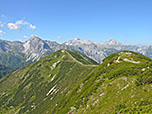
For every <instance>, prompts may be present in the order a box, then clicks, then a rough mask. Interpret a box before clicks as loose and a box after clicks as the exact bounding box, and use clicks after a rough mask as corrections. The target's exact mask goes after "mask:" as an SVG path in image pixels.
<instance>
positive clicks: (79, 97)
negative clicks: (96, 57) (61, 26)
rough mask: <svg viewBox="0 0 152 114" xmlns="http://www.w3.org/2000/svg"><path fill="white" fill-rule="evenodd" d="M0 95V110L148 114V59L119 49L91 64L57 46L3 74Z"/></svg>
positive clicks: (151, 88)
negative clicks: (33, 60) (46, 54)
mask: <svg viewBox="0 0 152 114" xmlns="http://www.w3.org/2000/svg"><path fill="white" fill-rule="evenodd" d="M8 82H9V83H8ZM0 96H1V97H0V113H2V114H3V113H4V114H12V113H20V114H24V113H25V114H124V113H127V114H136V113H137V114H142V113H143V114H145V113H146V114H151V113H152V60H151V59H150V58H148V57H145V56H143V55H140V54H138V53H134V52H131V51H123V52H119V53H115V54H112V55H110V56H109V57H107V58H105V59H104V60H103V63H102V64H101V65H97V63H96V62H94V61H93V60H91V59H89V58H88V57H86V56H84V55H82V54H81V53H78V52H70V51H66V50H59V51H57V52H56V53H53V54H51V55H50V56H48V57H45V58H43V59H41V60H40V61H38V62H35V63H33V64H31V65H28V66H27V67H24V68H22V69H20V70H18V71H16V72H13V73H11V74H9V75H7V76H5V77H3V78H2V79H1V80H0Z"/></svg>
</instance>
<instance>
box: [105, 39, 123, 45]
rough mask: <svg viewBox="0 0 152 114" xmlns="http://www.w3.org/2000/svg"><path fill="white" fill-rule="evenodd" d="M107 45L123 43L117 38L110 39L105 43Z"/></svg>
mask: <svg viewBox="0 0 152 114" xmlns="http://www.w3.org/2000/svg"><path fill="white" fill-rule="evenodd" d="M104 44H105V45H121V43H120V42H118V41H117V40H114V39H113V40H109V41H108V42H105V43H104Z"/></svg>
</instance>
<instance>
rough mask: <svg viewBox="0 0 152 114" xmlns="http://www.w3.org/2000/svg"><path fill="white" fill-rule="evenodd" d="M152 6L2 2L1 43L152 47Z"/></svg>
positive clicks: (127, 0)
mask: <svg viewBox="0 0 152 114" xmlns="http://www.w3.org/2000/svg"><path fill="white" fill-rule="evenodd" d="M151 6H152V0H1V1H0V39H4V40H11V41H13V40H21V41H25V40H27V39H28V38H29V37H30V36H31V35H37V36H39V37H41V38H42V39H45V40H51V41H57V42H60V43H61V42H64V41H67V40H71V39H73V38H76V37H79V38H80V39H82V40H91V41H96V42H100V43H103V42H105V41H108V40H110V39H116V40H118V41H120V42H122V43H126V44H146V45H152V7H151ZM24 37H25V38H24Z"/></svg>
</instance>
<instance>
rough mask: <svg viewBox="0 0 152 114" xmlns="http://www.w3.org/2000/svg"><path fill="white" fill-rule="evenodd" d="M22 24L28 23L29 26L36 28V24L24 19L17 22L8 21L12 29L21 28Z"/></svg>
mask: <svg viewBox="0 0 152 114" xmlns="http://www.w3.org/2000/svg"><path fill="white" fill-rule="evenodd" d="M20 25H27V26H28V27H29V28H31V29H33V30H34V29H36V26H35V25H32V24H31V23H29V22H26V21H24V20H18V21H16V22H15V23H8V24H7V26H8V28H9V29H11V30H21V26H20Z"/></svg>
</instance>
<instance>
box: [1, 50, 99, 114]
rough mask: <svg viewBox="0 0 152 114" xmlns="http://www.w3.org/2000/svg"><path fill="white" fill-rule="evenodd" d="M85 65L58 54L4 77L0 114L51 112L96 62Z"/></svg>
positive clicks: (62, 52) (60, 53)
mask: <svg viewBox="0 0 152 114" xmlns="http://www.w3.org/2000/svg"><path fill="white" fill-rule="evenodd" d="M83 56H84V55H83ZM84 58H87V57H86V56H84ZM84 61H85V60H84ZM88 62H89V64H87V63H86V64H83V63H81V61H79V58H77V59H76V58H74V57H73V56H72V55H71V53H69V52H68V51H66V50H59V51H57V52H56V53H53V54H51V55H50V56H47V57H45V58H43V59H41V60H40V61H38V62H35V63H33V64H31V65H28V66H27V67H24V68H22V69H20V70H18V71H16V72H13V73H11V74H9V75H7V76H5V77H3V78H2V79H1V80H0V113H2V114H3V113H4V114H9V113H11V114H12V113H21V114H23V113H27V114H39V113H43V112H45V111H46V110H49V111H51V110H52V109H53V107H54V106H56V105H57V102H58V101H59V99H60V98H61V97H64V96H65V95H66V94H68V92H70V91H71V90H72V88H73V87H75V85H76V84H77V83H78V82H79V81H80V80H82V79H83V78H84V77H85V76H86V75H88V74H89V73H90V72H91V71H92V70H93V69H94V68H95V67H96V66H94V63H96V62H94V61H92V60H91V61H88ZM91 62H92V63H91ZM87 65H89V66H87ZM96 65H97V63H96Z"/></svg>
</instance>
